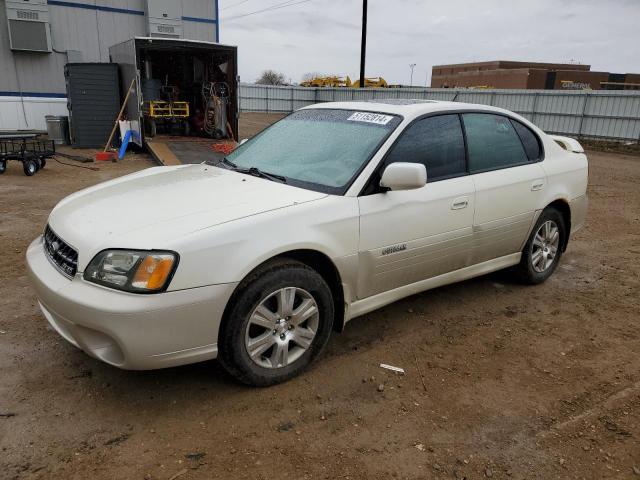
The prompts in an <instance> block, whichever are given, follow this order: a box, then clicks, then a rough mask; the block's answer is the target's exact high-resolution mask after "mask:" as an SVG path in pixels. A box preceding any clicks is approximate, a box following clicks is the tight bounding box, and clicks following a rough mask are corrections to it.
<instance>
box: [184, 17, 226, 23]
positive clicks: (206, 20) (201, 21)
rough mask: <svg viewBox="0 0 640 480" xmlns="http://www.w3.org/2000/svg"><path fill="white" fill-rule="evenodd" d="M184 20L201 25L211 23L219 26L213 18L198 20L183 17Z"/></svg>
mask: <svg viewBox="0 0 640 480" xmlns="http://www.w3.org/2000/svg"><path fill="white" fill-rule="evenodd" d="M182 20H185V21H187V22H200V23H211V24H214V23H215V24H217V23H218V22H217V20H213V19H212V18H197V17H182Z"/></svg>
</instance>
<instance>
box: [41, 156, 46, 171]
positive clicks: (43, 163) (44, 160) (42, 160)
mask: <svg viewBox="0 0 640 480" xmlns="http://www.w3.org/2000/svg"><path fill="white" fill-rule="evenodd" d="M46 165H47V159H46V158H44V157H42V158H40V168H41V169H42V168H44V167H45V166H46Z"/></svg>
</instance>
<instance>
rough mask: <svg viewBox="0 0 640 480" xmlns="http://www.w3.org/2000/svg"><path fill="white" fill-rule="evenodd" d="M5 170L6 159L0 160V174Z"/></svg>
mask: <svg viewBox="0 0 640 480" xmlns="http://www.w3.org/2000/svg"><path fill="white" fill-rule="evenodd" d="M6 171H7V161H6V160H0V175H2V174H3V173H4V172H6Z"/></svg>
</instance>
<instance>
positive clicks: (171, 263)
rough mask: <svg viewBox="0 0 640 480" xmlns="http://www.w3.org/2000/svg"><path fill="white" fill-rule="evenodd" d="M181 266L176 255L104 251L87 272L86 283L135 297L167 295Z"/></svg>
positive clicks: (132, 251) (93, 261) (168, 253)
mask: <svg viewBox="0 0 640 480" xmlns="http://www.w3.org/2000/svg"><path fill="white" fill-rule="evenodd" d="M177 266H178V254H177V253H174V252H162V251H144V250H104V251H102V252H100V253H99V254H97V255H96V256H95V257H94V258H93V260H91V262H90V263H89V265H88V266H87V268H86V269H85V271H84V279H85V280H86V281H88V282H93V283H97V284H99V285H104V286H105V287H110V288H115V289H117V290H123V291H125V292H132V293H155V292H162V291H164V290H165V289H166V288H167V286H168V285H169V282H170V281H171V277H172V276H173V273H174V272H175V270H176V267H177Z"/></svg>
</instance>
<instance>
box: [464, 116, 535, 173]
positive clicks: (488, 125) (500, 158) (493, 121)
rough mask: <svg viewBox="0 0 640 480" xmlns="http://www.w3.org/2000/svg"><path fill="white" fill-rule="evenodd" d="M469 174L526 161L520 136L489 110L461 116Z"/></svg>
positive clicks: (504, 119) (504, 120)
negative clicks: (465, 139)
mask: <svg viewBox="0 0 640 480" xmlns="http://www.w3.org/2000/svg"><path fill="white" fill-rule="evenodd" d="M462 118H463V120H464V129H465V132H466V134H467V148H468V149H469V171H470V172H471V173H478V172H484V171H487V170H496V169H499V168H508V167H513V166H516V165H522V164H524V163H528V162H529V159H528V157H527V154H526V153H525V150H524V147H523V146H522V142H521V141H520V137H519V136H518V134H517V133H516V131H515V129H514V128H513V125H512V124H511V122H510V121H509V119H508V118H507V117H503V116H501V115H492V114H488V113H465V114H463V115H462Z"/></svg>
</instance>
